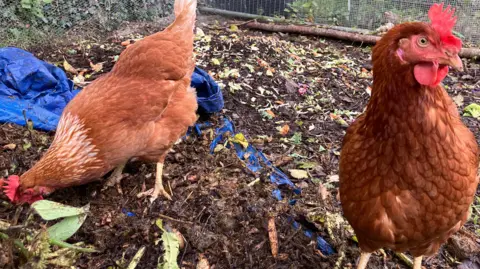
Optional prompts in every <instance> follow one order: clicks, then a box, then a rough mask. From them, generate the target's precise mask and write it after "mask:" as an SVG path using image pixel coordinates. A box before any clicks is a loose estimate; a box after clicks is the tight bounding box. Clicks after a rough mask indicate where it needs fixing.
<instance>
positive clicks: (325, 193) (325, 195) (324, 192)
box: [318, 182, 330, 201]
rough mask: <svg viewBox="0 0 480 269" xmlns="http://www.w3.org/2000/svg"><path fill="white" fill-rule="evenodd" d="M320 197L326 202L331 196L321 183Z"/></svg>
mask: <svg viewBox="0 0 480 269" xmlns="http://www.w3.org/2000/svg"><path fill="white" fill-rule="evenodd" d="M318 195H320V199H322V201H325V200H326V199H327V198H328V196H330V193H329V192H328V190H327V188H326V187H325V186H324V185H323V184H322V183H321V182H320V183H319V184H318Z"/></svg>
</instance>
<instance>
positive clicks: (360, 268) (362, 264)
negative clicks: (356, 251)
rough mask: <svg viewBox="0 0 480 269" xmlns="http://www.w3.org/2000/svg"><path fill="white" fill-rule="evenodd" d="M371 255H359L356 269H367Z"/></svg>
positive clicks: (364, 253) (365, 253) (366, 253)
mask: <svg viewBox="0 0 480 269" xmlns="http://www.w3.org/2000/svg"><path fill="white" fill-rule="evenodd" d="M371 255H372V253H368V252H362V254H361V255H360V260H359V261H358V265H357V269H365V268H367V263H368V260H369V259H370V256H371Z"/></svg>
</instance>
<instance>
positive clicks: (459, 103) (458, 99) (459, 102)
mask: <svg viewBox="0 0 480 269" xmlns="http://www.w3.org/2000/svg"><path fill="white" fill-rule="evenodd" d="M463 99H464V98H463V95H461V94H459V95H457V96H455V97H453V101H455V104H457V106H459V107H460V106H463Z"/></svg>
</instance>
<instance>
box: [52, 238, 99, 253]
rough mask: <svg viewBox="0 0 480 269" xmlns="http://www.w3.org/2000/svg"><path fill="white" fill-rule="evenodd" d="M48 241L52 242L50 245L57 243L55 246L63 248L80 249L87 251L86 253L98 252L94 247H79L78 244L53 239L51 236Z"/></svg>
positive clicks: (79, 250)
mask: <svg viewBox="0 0 480 269" xmlns="http://www.w3.org/2000/svg"><path fill="white" fill-rule="evenodd" d="M48 242H49V243H50V245H55V246H58V247H61V248H69V249H73V250H76V251H78V252H86V253H93V252H98V250H96V249H93V248H82V247H77V246H75V245H72V244H70V243H67V242H63V241H60V240H57V239H53V238H50V239H49V240H48Z"/></svg>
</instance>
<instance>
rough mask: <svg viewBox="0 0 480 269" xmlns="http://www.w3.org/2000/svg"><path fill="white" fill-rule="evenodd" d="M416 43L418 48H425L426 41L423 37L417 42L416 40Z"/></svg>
mask: <svg viewBox="0 0 480 269" xmlns="http://www.w3.org/2000/svg"><path fill="white" fill-rule="evenodd" d="M417 43H418V45H419V46H420V47H426V46H427V45H428V39H427V38H425V37H420V38H419V39H418V40H417Z"/></svg>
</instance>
